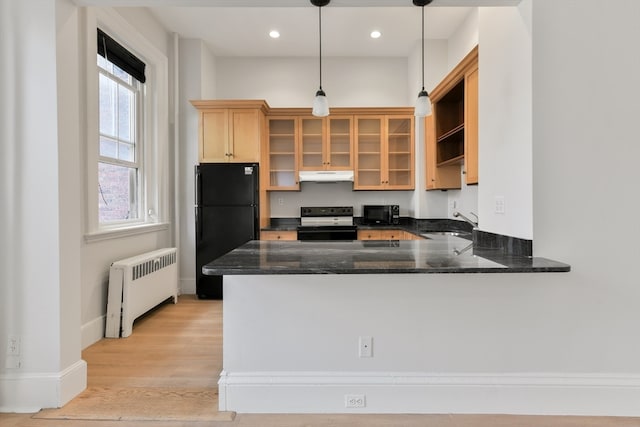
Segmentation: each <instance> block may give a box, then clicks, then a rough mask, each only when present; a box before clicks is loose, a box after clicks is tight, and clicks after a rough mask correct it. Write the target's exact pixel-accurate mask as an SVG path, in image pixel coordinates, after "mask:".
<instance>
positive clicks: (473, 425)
mask: <svg viewBox="0 0 640 427" xmlns="http://www.w3.org/2000/svg"><path fill="white" fill-rule="evenodd" d="M82 357H83V359H84V360H86V361H87V364H88V385H89V386H103V387H154V386H157V387H211V388H215V387H216V382H217V379H218V374H219V372H220V370H221V369H222V303H221V302H220V301H200V300H197V299H195V298H194V297H193V296H188V295H187V296H181V297H180V300H179V303H178V304H176V305H174V304H169V303H167V304H163V305H161V306H160V307H158V308H157V309H155V310H153V311H152V312H150V313H149V314H148V315H145V316H144V317H143V318H141V319H139V320H137V321H136V323H135V324H134V331H133V334H132V335H131V336H130V337H128V338H126V339H104V340H101V341H100V342H98V343H96V344H94V345H92V346H91V347H89V348H87V349H86V350H85V351H84V352H83V353H82ZM265 398H268V397H265ZM31 415H32V414H0V426H2V427H58V426H59V427H151V426H159V427H205V426H206V427H217V426H220V427H223V426H224V427H301V426H314V427H341V426H353V427H383V426H384V427H387V426H402V427H538V426H541V427H542V426H544V427H640V418H617V417H556V416H554V417H544V416H511V415H447V414H443V415H295V414H281V415H266V414H265V415H255V414H237V415H236V417H235V419H234V420H233V421H227V422H224V421H220V422H177V421H163V422H159V421H73V420H47V419H34V418H31Z"/></svg>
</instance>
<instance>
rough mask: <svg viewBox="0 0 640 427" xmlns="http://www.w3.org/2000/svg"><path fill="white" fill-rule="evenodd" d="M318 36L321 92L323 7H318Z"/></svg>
mask: <svg viewBox="0 0 640 427" xmlns="http://www.w3.org/2000/svg"><path fill="white" fill-rule="evenodd" d="M318 35H319V36H320V44H319V45H320V49H319V55H318V56H319V57H320V90H322V7H318Z"/></svg>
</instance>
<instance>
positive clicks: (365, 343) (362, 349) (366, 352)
mask: <svg viewBox="0 0 640 427" xmlns="http://www.w3.org/2000/svg"><path fill="white" fill-rule="evenodd" d="M358 348H359V350H358V356H359V357H373V338H372V337H360V339H359V340H358Z"/></svg>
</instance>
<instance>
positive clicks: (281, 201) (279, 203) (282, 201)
mask: <svg viewBox="0 0 640 427" xmlns="http://www.w3.org/2000/svg"><path fill="white" fill-rule="evenodd" d="M278 205H280V206H282V205H284V199H283V198H282V197H278Z"/></svg>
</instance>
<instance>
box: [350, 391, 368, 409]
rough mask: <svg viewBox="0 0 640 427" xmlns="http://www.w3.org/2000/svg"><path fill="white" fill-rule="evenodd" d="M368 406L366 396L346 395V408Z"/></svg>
mask: <svg viewBox="0 0 640 427" xmlns="http://www.w3.org/2000/svg"><path fill="white" fill-rule="evenodd" d="M366 405H367V401H366V398H365V395H364V394H345V395H344V407H345V408H364V407H365V406H366Z"/></svg>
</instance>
